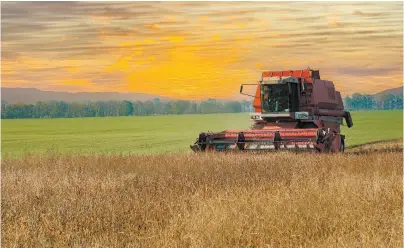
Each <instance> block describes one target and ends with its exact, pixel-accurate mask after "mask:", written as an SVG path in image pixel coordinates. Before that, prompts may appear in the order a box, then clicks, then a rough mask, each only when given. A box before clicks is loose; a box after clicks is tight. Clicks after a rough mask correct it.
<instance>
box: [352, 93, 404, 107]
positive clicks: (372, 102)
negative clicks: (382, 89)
mask: <svg viewBox="0 0 404 248" xmlns="http://www.w3.org/2000/svg"><path fill="white" fill-rule="evenodd" d="M344 100H345V109H348V110H376V109H382V110H390V109H403V95H393V94H385V95H383V96H382V97H381V98H380V99H377V100H376V99H375V98H374V97H373V96H372V95H366V94H359V93H355V94H353V95H352V96H346V97H345V99H344Z"/></svg>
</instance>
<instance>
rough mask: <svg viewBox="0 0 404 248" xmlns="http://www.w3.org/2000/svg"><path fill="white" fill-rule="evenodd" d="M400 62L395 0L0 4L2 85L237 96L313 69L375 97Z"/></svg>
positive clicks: (391, 81)
mask: <svg viewBox="0 0 404 248" xmlns="http://www.w3.org/2000/svg"><path fill="white" fill-rule="evenodd" d="M26 11H28V12H30V13H35V14H33V15H32V16H27V15H25V13H26ZM60 16H63V17H64V18H60ZM402 59H403V3H402V2H383V3H373V2H366V3H359V2H357V3H356V2H340V3H339V2H327V3H322V2H317V3H303V2H293V3H292V2H290V3H285V2H283V3H279V2H265V3H264V2H251V3H243V2H234V3H226V2H206V3H202V2H162V3H158V4H157V3H146V2H121V3H119V2H108V3H93V2H6V3H2V62H1V65H2V69H1V72H2V78H1V79H2V87H31V88H38V89H41V90H53V91H69V92H80V91H90V92H97V91H98V92H99V91H103V92H106V91H109V92H138V93H148V94H155V95H160V96H168V97H172V98H182V99H204V98H226V99H230V98H232V99H238V98H240V95H239V94H238V90H239V85H240V84H242V83H255V82H256V81H257V80H259V78H260V75H261V72H262V71H264V70H289V69H305V68H307V67H308V66H310V67H311V68H313V69H319V70H320V73H321V77H322V78H324V79H327V80H331V81H333V82H334V83H335V84H336V86H337V89H338V90H340V91H341V93H342V94H343V95H348V94H352V93H355V92H360V93H368V94H373V93H376V92H379V91H382V90H384V89H388V88H393V87H399V86H401V85H402V84H403V77H402V73H403V62H402Z"/></svg>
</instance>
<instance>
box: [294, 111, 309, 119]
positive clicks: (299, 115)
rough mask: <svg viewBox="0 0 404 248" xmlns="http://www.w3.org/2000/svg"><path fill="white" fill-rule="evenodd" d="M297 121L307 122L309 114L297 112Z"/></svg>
mask: <svg viewBox="0 0 404 248" xmlns="http://www.w3.org/2000/svg"><path fill="white" fill-rule="evenodd" d="M295 119H299V120H307V119H309V112H296V113H295Z"/></svg>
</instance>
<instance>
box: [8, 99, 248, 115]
mask: <svg viewBox="0 0 404 248" xmlns="http://www.w3.org/2000/svg"><path fill="white" fill-rule="evenodd" d="M250 111H253V109H252V106H251V102H249V101H245V100H244V101H226V102H219V101H216V100H215V99H209V100H205V101H201V102H195V101H188V100H177V101H170V102H162V101H160V100H159V99H154V100H149V101H144V102H142V101H135V102H131V101H126V100H124V101H98V102H87V103H78V102H73V103H67V102H63V101H49V102H41V101H39V102H36V103H35V104H24V103H16V104H8V103H7V102H6V101H3V100H2V102H1V118H2V119H20V118H75V117H105V116H147V115H182V114H211V113H240V112H250Z"/></svg>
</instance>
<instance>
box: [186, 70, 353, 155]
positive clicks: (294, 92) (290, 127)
mask: <svg viewBox="0 0 404 248" xmlns="http://www.w3.org/2000/svg"><path fill="white" fill-rule="evenodd" d="M244 85H251V84H243V85H241V87H240V93H241V94H243V95H248V94H245V93H243V86H244ZM253 85H256V86H257V89H256V93H255V96H253V95H251V96H252V97H254V101H253V107H254V109H255V113H252V114H251V119H252V120H253V121H254V124H253V125H252V126H251V128H250V129H248V130H226V131H223V132H207V133H200V134H199V137H198V138H197V140H196V142H195V143H194V145H191V146H190V147H191V149H192V150H193V151H195V152H199V151H209V150H214V151H227V150H241V151H276V150H294V151H295V150H306V151H318V152H343V151H344V148H345V141H344V140H345V136H344V135H342V134H341V133H340V125H342V123H343V118H345V121H346V124H347V126H348V127H349V128H350V127H352V126H353V122H352V118H351V114H350V113H349V112H348V111H344V104H343V102H342V98H341V94H340V92H338V91H336V90H335V87H334V84H333V82H331V81H327V80H322V79H320V72H319V71H318V70H317V71H316V70H311V69H306V70H295V71H266V72H263V73H262V78H261V80H260V81H259V82H258V83H257V84H253Z"/></svg>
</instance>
